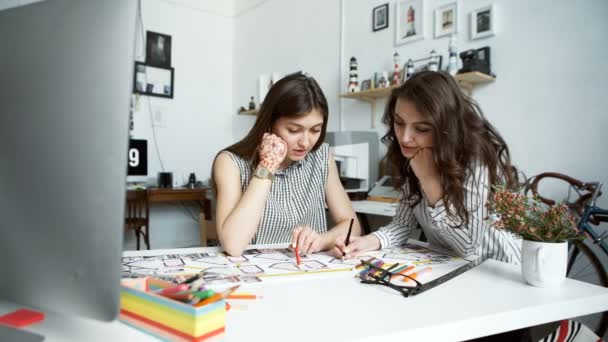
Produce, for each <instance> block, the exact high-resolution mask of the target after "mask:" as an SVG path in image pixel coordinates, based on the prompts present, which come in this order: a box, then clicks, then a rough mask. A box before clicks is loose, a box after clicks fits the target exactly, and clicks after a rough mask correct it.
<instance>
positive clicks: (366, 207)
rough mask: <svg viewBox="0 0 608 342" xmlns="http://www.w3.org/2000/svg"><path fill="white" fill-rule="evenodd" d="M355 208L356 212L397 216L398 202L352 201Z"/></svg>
mask: <svg viewBox="0 0 608 342" xmlns="http://www.w3.org/2000/svg"><path fill="white" fill-rule="evenodd" d="M351 203H352V206H353V210H354V211H355V212H356V213H361V214H371V215H379V216H389V217H393V216H395V213H396V212H397V204H398V203H390V202H380V201H368V200H363V201H351Z"/></svg>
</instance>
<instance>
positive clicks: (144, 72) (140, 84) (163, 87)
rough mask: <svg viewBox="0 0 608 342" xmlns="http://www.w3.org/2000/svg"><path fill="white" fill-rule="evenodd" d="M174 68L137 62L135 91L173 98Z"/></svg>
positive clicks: (134, 78) (136, 92) (135, 92)
mask: <svg viewBox="0 0 608 342" xmlns="http://www.w3.org/2000/svg"><path fill="white" fill-rule="evenodd" d="M173 79H174V70H173V68H161V67H157V66H153V65H147V64H145V63H143V62H135V68H134V70H133V93H134V94H141V95H148V96H158V97H164V98H169V99H172V98H173V95H174V93H175V88H174V85H173Z"/></svg>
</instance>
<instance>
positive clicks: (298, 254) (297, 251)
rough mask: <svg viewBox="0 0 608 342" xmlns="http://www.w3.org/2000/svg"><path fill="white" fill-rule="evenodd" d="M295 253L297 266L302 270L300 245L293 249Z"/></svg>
mask: <svg viewBox="0 0 608 342" xmlns="http://www.w3.org/2000/svg"><path fill="white" fill-rule="evenodd" d="M293 251H294V253H295V254H296V265H297V266H298V268H300V263H301V262H302V261H301V260H300V251H299V250H298V245H296V246H295V247H294V248H293Z"/></svg>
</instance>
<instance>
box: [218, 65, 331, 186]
mask: <svg viewBox="0 0 608 342" xmlns="http://www.w3.org/2000/svg"><path fill="white" fill-rule="evenodd" d="M313 109H316V110H317V111H319V112H320V113H321V114H322V115H323V127H322V128H321V134H320V135H319V140H318V141H317V143H316V144H315V145H314V146H313V148H312V151H316V150H317V149H318V148H319V146H321V144H322V143H323V141H325V132H326V131H327V117H328V115H329V108H328V106H327V99H326V98H325V94H323V91H322V90H321V87H319V84H318V83H317V81H316V80H315V79H314V78H312V77H310V76H308V75H306V74H304V73H301V72H298V73H294V74H290V75H287V76H285V77H283V78H282V79H280V80H279V81H278V82H277V83H275V84H273V85H272V87H270V90H269V91H268V94H267V95H266V97H265V98H264V102H263V103H262V105H261V106H260V111H259V113H258V116H257V119H256V120H255V123H254V124H253V127H252V128H251V130H250V131H249V133H247V135H246V136H245V137H244V138H243V139H241V141H239V142H237V143H235V144H233V145H230V146H228V147H226V148H225V149H223V150H222V151H220V153H221V152H223V151H230V152H232V153H234V154H236V155H238V156H240V157H242V158H244V159H246V160H249V161H251V168H252V170H253V169H255V168H256V167H257V164H258V162H259V160H258V159H259V156H258V146H260V144H261V143H262V138H263V137H264V133H267V132H270V131H271V130H272V126H273V125H274V123H275V122H276V121H277V120H278V119H279V118H282V117H298V116H301V115H306V114H308V113H310V112H311V111H312V110H313ZM218 154H219V153H218ZM216 157H217V156H216ZM211 177H212V179H214V178H213V175H212V176H211Z"/></svg>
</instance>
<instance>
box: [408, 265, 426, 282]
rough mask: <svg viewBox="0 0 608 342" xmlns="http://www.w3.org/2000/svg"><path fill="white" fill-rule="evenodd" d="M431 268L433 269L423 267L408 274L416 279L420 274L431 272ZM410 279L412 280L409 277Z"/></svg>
mask: <svg viewBox="0 0 608 342" xmlns="http://www.w3.org/2000/svg"><path fill="white" fill-rule="evenodd" d="M431 270H432V268H430V267H426V268H424V269H422V270H420V271H418V272H414V273H412V274H408V275H407V276H408V277H410V278H412V279H416V278H419V277H420V276H423V275H425V274H427V273H430V272H431ZM408 281H410V280H409V279H408Z"/></svg>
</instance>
